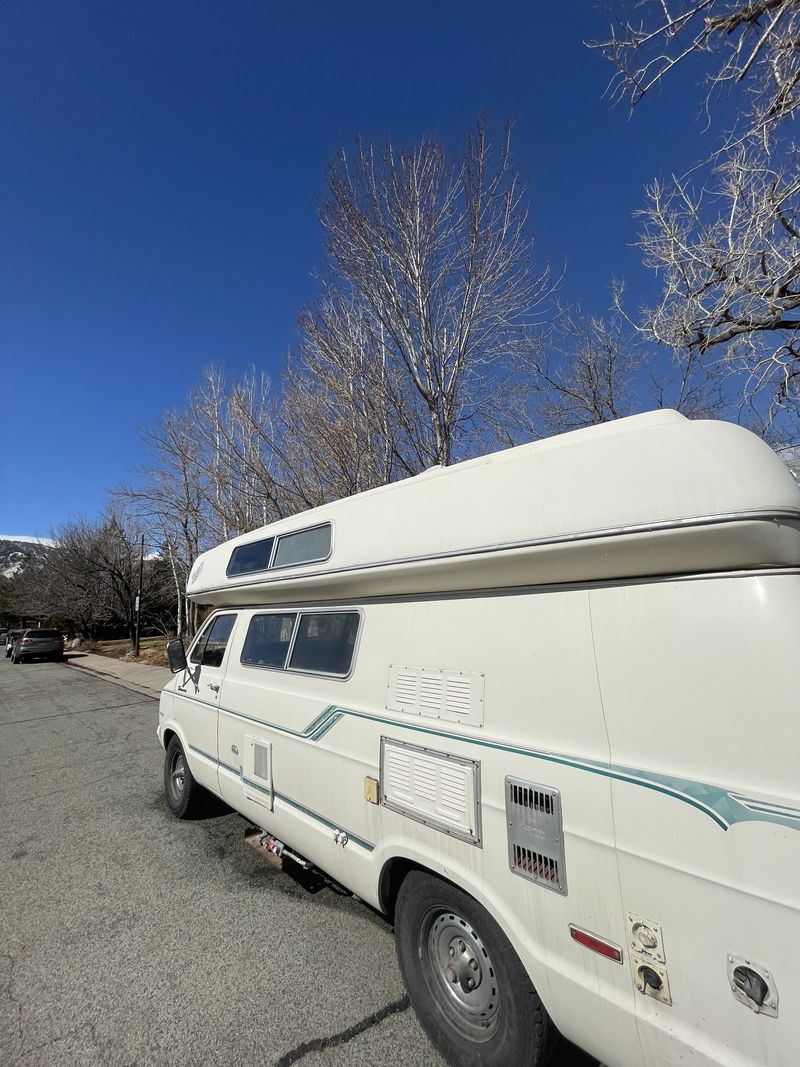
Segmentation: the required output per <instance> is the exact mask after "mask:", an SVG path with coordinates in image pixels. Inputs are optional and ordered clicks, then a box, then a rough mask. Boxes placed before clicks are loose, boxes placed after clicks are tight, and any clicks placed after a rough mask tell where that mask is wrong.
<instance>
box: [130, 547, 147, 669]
mask: <svg viewBox="0 0 800 1067" xmlns="http://www.w3.org/2000/svg"><path fill="white" fill-rule="evenodd" d="M143 571H144V534H142V551H141V554H140V556H139V588H138V589H137V590H136V641H135V644H134V646H133V654H134V656H137V657H138V655H139V621H140V619H141V617H142V573H143Z"/></svg>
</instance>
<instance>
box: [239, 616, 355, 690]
mask: <svg viewBox="0 0 800 1067" xmlns="http://www.w3.org/2000/svg"><path fill="white" fill-rule="evenodd" d="M292 614H293V615H294V616H295V620H294V627H293V629H292V638H291V641H290V642H289V646H288V649H287V652H286V659H285V660H284V664H283V666H282V667H269V666H267V664H265V663H247V662H246V661H245V660H243V659H242V652H244V642H245V641H247V634H248V633H249V631H250V624H251V623H252V621H253V619H255V618H256V616H257V615H292ZM303 615H357V616H358V628H357V630H356V639H355V641H354V642H353V655H352V656H351V657H350V666H349V667H348V669H347V672H346V673H345V674H334V673H333V672H331V671H312V670H307V669H300V668H297V667H290V666H289V664H290V663H291V661H292V654H293V653H294V647H295V644H296V643H297V635H298V633H299V632H300V620H301V619H302V617H303ZM363 629H364V612H363V609H362V608H354V607H347V608H331V607H325V608H304V607H297V608H274V609H273V608H268V609H266V610H262V609H258V608H257V609H256V610H255V611H254V612H253V614H252V615H251V616H250V618H249V619H248V622H247V630H246V631H245V635H244V641H243V642H242V647H241V649H240V651H239V664H240V665H241V666H242V667H247V668H250V669H251V670H256V671H276V672H277V673H278V674H290V675H301V676H306V677H309V678H329V679H331V680H332V681H336V682H346V681H347V679H348V678H350V677H351V675H352V674H353V671H354V670H355V666H356V659H357V657H358V649H359V646H360V644H361V633H362V631H363Z"/></svg>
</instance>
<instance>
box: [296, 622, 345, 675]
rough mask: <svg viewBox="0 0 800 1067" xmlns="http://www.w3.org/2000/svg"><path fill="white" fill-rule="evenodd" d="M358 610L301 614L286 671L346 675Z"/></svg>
mask: <svg viewBox="0 0 800 1067" xmlns="http://www.w3.org/2000/svg"><path fill="white" fill-rule="evenodd" d="M358 620H359V615H358V612H357V611H321V612H318V613H310V614H305V613H304V614H302V615H301V616H300V625H299V627H298V629H297V638H296V639H295V643H294V648H293V649H292V658H291V661H290V663H289V669H290V670H295V671H315V672H319V673H320V674H347V672H348V671H349V670H350V664H351V663H352V662H353V649H354V648H355V644H356V634H357V633H358Z"/></svg>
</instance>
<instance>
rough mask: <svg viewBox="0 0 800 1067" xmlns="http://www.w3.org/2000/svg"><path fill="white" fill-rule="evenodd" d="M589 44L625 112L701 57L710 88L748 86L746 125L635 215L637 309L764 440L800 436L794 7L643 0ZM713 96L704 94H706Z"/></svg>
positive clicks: (799, 25) (798, 26) (784, 1)
mask: <svg viewBox="0 0 800 1067" xmlns="http://www.w3.org/2000/svg"><path fill="white" fill-rule="evenodd" d="M633 9H634V10H635V11H636V12H639V13H640V14H641V17H640V20H639V21H632V20H630V19H628V20H624V21H622V22H621V24H620V25H619V26H618V27H616V28H615V30H614V33H613V36H612V37H611V38H610V39H609V40H607V41H605V42H600V43H599V44H597V45H596V47H599V48H601V49H602V50H603V52H604V53H605V54H606V55H607V56H608V58H609V59H611V61H612V62H613V63H614V64H615V66H616V68H617V76H616V79H615V81H614V82H612V91H613V92H615V93H617V94H619V95H625V96H627V97H628V99H630V101H631V103H632V105H636V104H637V103H639V102H640V101H641V100H642V98H643V97H645V96H646V95H647V93H648V92H649V91H650V90H651V89H652V88H653V87H654V86H655V85H657V84H659V83H660V82H661V81H662V80H663V79H664V78H666V76H667V75H668V74H669V73H670V71H671V70H673V69H674V67H675V66H677V65H678V64H681V63H684V62H686V61H687V60H688V59H689V58H690V57H692V56H696V57H698V56H699V57H702V58H703V59H704V60H705V64H706V69H707V71H708V82H709V93H710V94H711V93H712V92H713V90H715V89H720V88H722V87H724V86H731V87H732V88H736V87H742V88H743V89H744V90H745V95H744V98H743V99H742V100H741V103H742V104H743V106H742V107H740V119H739V121H738V124H737V126H736V128H735V129H734V130H733V131H728V132H727V134H726V136H725V137H724V138H723V140H722V142H721V144H718V145H717V147H716V148H715V150H714V151H713V152H711V153H710V154H709V159H708V160H707V161H706V164H705V165H703V166H700V167H697V168H695V169H694V170H693V171H692V172H690V173H689V174H688V175H686V176H685V177H683V178H673V179H672V181H671V182H669V183H664V182H654V183H653V184H652V185H651V186H650V188H649V189H648V192H647V203H646V206H645V208H644V210H643V211H641V212H640V213H639V214H640V217H641V218H642V219H643V232H642V235H641V239H640V246H641V248H642V250H643V253H644V261H645V264H646V265H647V266H649V267H651V268H652V269H653V270H654V271H656V273H657V274H658V276H659V278H660V279H661V282H662V293H661V298H660V300H659V302H658V303H657V304H656V305H655V306H654V307H648V308H643V309H642V314H641V319H640V321H639V322H638V323H637V326H638V328H639V330H640V331H641V332H642V334H643V335H644V336H645V337H649V338H652V339H655V340H656V341H658V342H661V343H663V344H665V345H668V346H669V347H670V348H671V349H672V351H673V353H674V354H675V358H676V361H678V362H682V363H683V368H684V376H685V377H688V378H693V377H694V372H695V371H696V370H698V369H701V370H702V372H703V373H704V374H705V375H706V376H707V382H709V383H710V381H711V379H716V386H717V393H718V396H719V397H722V398H725V399H727V402H728V406H729V408H730V407H732V408H733V409H734V410H736V409H737V408H738V412H739V417H740V418H741V419H743V420H744V421H746V422H748V423H749V424H750V425H751V426H752V427H753V428H754V429H756V430H757V431H759V432H761V433H762V434H763V435H764V436H766V437H769V438H771V439H772V440H774V441H780V442H782V443H783V444H787V443H788V444H791V443H792V442H793V441H796V440H797V439H798V436H799V435H800V347H798V331H800V317H798V309H800V219H799V218H798V210H800V167H798V161H799V160H800V156H798V152H797V149H796V148H795V146H794V145H793V143H792V128H791V125H790V124H788V123H787V120H788V119H790V118H791V117H792V116H793V115H794V113H795V111H796V110H797V107H798V103H800V49H799V48H798V46H797V42H798V39H800V5H799V4H798V3H797V2H796V0H747V2H744V0H736V2H734V0H683V2H676V3H674V4H672V3H669V2H667V0H642V2H640V3H637V4H635V5H633ZM707 99H708V100H709V101H710V96H709V97H708V98H707Z"/></svg>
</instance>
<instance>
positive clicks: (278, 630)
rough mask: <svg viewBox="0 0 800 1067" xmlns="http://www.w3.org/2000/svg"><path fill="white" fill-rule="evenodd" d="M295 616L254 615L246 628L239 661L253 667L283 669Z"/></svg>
mask: <svg viewBox="0 0 800 1067" xmlns="http://www.w3.org/2000/svg"><path fill="white" fill-rule="evenodd" d="M296 618H297V615H296V614H291V615H254V616H253V618H252V619H251V620H250V625H249V627H248V628H247V637H246V638H245V639H244V647H243V648H242V655H241V661H242V663H248V664H250V665H251V666H253V667H284V666H285V665H286V656H287V653H288V652H289V645H290V644H291V643H292V634H293V633H294V624H295V620H296Z"/></svg>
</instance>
